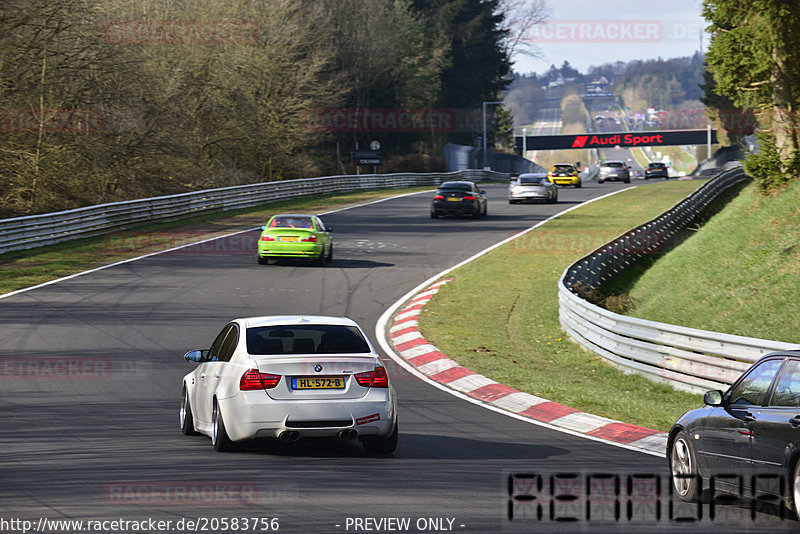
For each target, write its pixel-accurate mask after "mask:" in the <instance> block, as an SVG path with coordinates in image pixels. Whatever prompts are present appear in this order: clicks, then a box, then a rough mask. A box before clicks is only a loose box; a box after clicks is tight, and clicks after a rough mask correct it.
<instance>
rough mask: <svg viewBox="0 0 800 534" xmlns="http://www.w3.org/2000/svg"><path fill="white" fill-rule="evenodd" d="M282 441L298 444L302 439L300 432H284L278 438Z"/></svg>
mask: <svg viewBox="0 0 800 534" xmlns="http://www.w3.org/2000/svg"><path fill="white" fill-rule="evenodd" d="M278 438H280V440H281V441H291V442H297V441H298V440H299V439H300V432H298V431H297V430H284V431H283V432H281V433H280V435H279V436H278Z"/></svg>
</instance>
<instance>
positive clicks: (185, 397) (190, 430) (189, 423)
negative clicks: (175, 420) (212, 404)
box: [181, 384, 199, 436]
mask: <svg viewBox="0 0 800 534" xmlns="http://www.w3.org/2000/svg"><path fill="white" fill-rule="evenodd" d="M181 433H182V434H183V435H184V436H196V435H197V434H199V432H197V431H196V430H195V429H194V416H193V415H192V406H191V405H190V404H189V394H188V392H187V391H186V385H185V384H184V386H183V391H182V392H181Z"/></svg>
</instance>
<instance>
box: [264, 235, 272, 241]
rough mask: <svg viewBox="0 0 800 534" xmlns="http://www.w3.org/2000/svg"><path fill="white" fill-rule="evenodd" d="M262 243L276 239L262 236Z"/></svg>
mask: <svg viewBox="0 0 800 534" xmlns="http://www.w3.org/2000/svg"><path fill="white" fill-rule="evenodd" d="M261 241H275V238H274V237H270V236H268V235H262V236H261Z"/></svg>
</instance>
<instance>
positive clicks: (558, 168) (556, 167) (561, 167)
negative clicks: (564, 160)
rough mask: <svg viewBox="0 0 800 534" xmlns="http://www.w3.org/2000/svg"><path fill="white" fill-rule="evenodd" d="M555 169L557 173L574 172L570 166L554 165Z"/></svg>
mask: <svg viewBox="0 0 800 534" xmlns="http://www.w3.org/2000/svg"><path fill="white" fill-rule="evenodd" d="M555 169H556V170H557V171H574V170H575V168H574V167H573V166H572V165H556V166H555Z"/></svg>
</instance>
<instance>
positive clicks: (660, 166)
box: [644, 161, 669, 180]
mask: <svg viewBox="0 0 800 534" xmlns="http://www.w3.org/2000/svg"><path fill="white" fill-rule="evenodd" d="M650 178H669V168H668V167H667V164H666V163H661V162H658V161H653V162H651V163H650V164H649V165H648V166H647V168H646V169H645V170H644V179H645V180H648V179H650Z"/></svg>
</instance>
